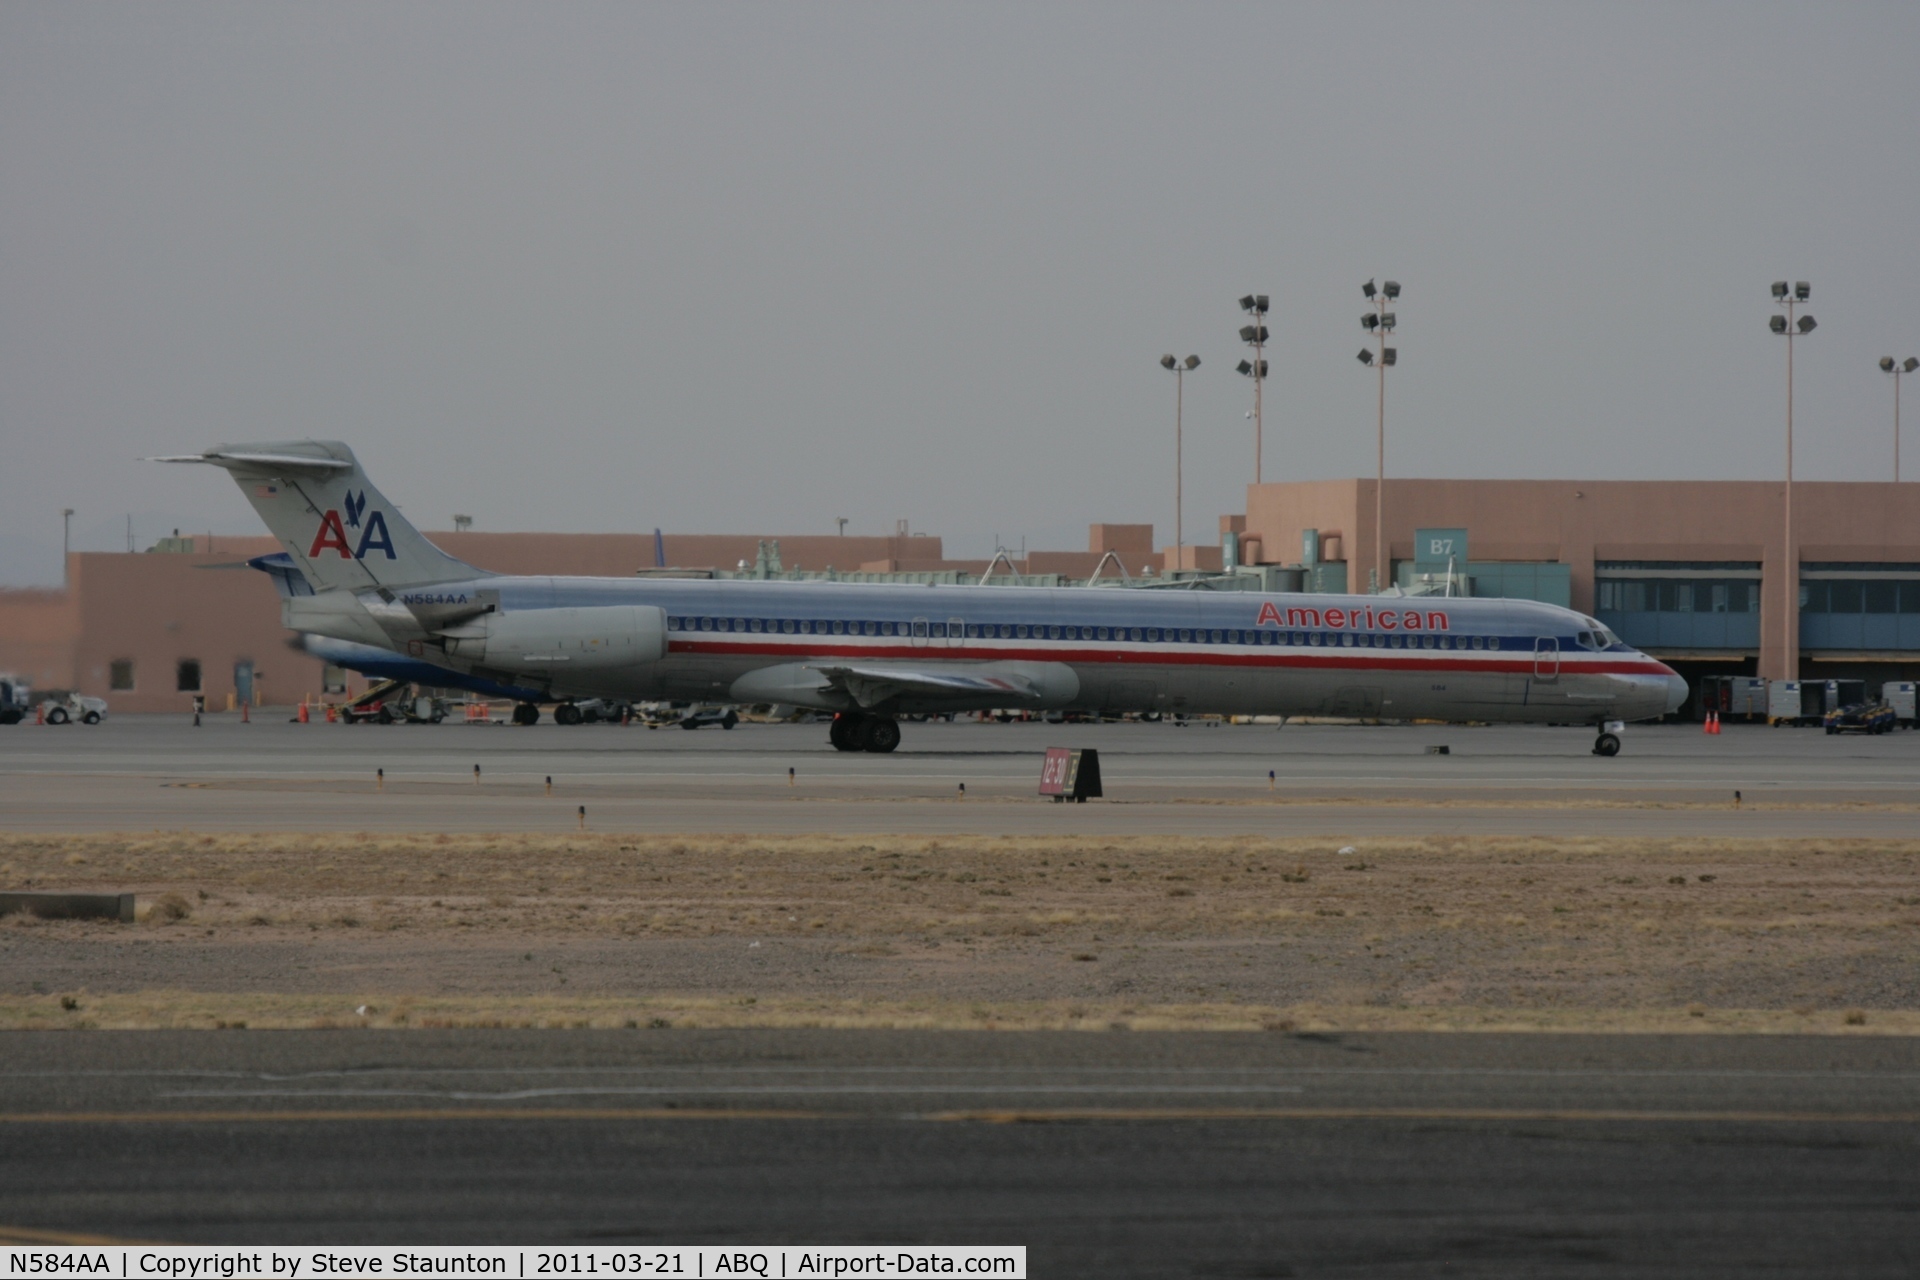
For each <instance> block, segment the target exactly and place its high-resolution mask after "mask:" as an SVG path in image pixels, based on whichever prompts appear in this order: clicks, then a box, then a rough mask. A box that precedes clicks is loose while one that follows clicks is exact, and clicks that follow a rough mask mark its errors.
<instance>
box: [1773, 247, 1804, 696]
mask: <svg viewBox="0 0 1920 1280" xmlns="http://www.w3.org/2000/svg"><path fill="white" fill-rule="evenodd" d="M1812 296H1813V286H1812V285H1810V284H1808V283H1807V282H1806V281H1805V280H1796V281H1795V282H1794V284H1793V288H1792V290H1791V291H1789V290H1788V288H1787V282H1786V281H1785V280H1775V281H1774V282H1773V302H1774V305H1775V306H1777V307H1780V308H1781V309H1782V311H1781V314H1779V315H1776V316H1773V317H1771V318H1770V319H1769V321H1768V323H1767V327H1768V328H1769V329H1770V330H1772V331H1773V332H1774V333H1777V334H1779V335H1781V336H1782V337H1784V338H1785V339H1786V340H1787V487H1786V496H1785V499H1784V501H1783V502H1782V516H1781V539H1780V542H1781V550H1782V552H1783V553H1784V554H1783V558H1782V559H1781V562H1780V563H1781V564H1782V565H1783V566H1784V568H1785V581H1784V583H1783V584H1782V585H1783V587H1784V588H1785V591H1784V594H1783V595H1782V596H1781V609H1780V628H1781V631H1780V638H1781V640H1782V642H1783V647H1782V650H1781V660H1782V664H1783V665H1784V667H1785V670H1784V672H1783V673H1782V678H1783V679H1786V680H1796V679H1798V678H1799V676H1800V549H1799V547H1798V546H1797V545H1795V543H1794V541H1793V340H1794V339H1795V338H1804V337H1806V336H1807V335H1808V334H1810V333H1812V332H1813V330H1814V319H1813V317H1812V316H1807V315H1802V316H1796V315H1795V314H1794V312H1795V310H1796V309H1797V308H1798V307H1799V305H1800V304H1801V303H1803V302H1805V301H1807V300H1808V299H1809V298H1811V297H1812Z"/></svg>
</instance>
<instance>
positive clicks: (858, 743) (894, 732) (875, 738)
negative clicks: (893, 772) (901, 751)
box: [827, 711, 900, 755]
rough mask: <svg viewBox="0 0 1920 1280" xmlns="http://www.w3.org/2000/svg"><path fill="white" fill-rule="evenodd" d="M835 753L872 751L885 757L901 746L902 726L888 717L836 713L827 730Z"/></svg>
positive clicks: (844, 712)
mask: <svg viewBox="0 0 1920 1280" xmlns="http://www.w3.org/2000/svg"><path fill="white" fill-rule="evenodd" d="M827 741H828V742H831V743H832V744H833V749H834V750H835V751H872V752H876V753H878V754H880V755H885V754H886V753H887V752H889V751H891V750H893V749H894V748H895V747H897V746H899V745H900V726H899V724H898V723H896V722H895V721H893V720H892V719H889V718H888V717H886V716H863V715H860V714H858V713H857V712H853V711H841V712H837V713H835V715H834V717H833V724H832V725H830V726H829V727H828V729H827Z"/></svg>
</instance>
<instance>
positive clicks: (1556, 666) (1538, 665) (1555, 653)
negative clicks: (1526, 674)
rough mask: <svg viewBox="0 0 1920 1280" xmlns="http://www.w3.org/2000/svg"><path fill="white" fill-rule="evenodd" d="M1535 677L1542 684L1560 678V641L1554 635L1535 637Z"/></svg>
mask: <svg viewBox="0 0 1920 1280" xmlns="http://www.w3.org/2000/svg"><path fill="white" fill-rule="evenodd" d="M1533 678H1534V679H1535V680H1536V681H1538V682H1539V683H1541V684H1549V683H1551V682H1553V681H1555V680H1558V679H1559V678H1560V642H1559V641H1558V640H1556V639H1554V638H1553V637H1552V636H1536V637H1535V638H1534V641H1533Z"/></svg>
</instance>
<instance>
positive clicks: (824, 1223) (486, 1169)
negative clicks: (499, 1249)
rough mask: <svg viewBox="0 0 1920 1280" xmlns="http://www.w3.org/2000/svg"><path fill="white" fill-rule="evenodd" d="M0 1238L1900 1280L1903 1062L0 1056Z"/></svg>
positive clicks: (542, 1038)
mask: <svg viewBox="0 0 1920 1280" xmlns="http://www.w3.org/2000/svg"><path fill="white" fill-rule="evenodd" d="M0 1134H4V1139H0V1140H4V1142H5V1143H6V1147H7V1150H8V1159H7V1160H5V1161H0V1204H4V1205H5V1206H6V1216H5V1218H4V1219H3V1220H0V1242H4V1241H8V1240H13V1241H29V1240H41V1241H46V1240H56V1239H61V1238H67V1237H71V1236H78V1235H92V1236H105V1237H112V1238H117V1239H123V1240H148V1241H163V1242H175V1243H197V1242H215V1241H218V1242H247V1243H281V1244H292V1243H302V1242H312V1243H326V1244H354V1243H405V1244H431V1243H474V1244H478V1243H496V1242H497V1243H528V1244H532V1243H540V1244H554V1245H576V1246H580V1245H598V1246H613V1245H618V1244H623V1243H634V1242H639V1243H644V1244H670V1243H682V1244H728V1243H741V1244H751V1243H759V1244H778V1243H786V1244H799V1243H820V1242H833V1243H850V1244H867V1243H873V1244H884V1243H926V1244H954V1243H974V1244H988V1243H991V1244H1025V1245H1027V1246H1028V1247H1029V1249H1030V1254H1029V1264H1030V1274H1033V1275H1036V1276H1162V1277H1164V1276H1233V1277H1262V1276H1432V1275H1443V1274H1458V1275H1467V1274H1471V1275H1476V1276H1497V1275H1528V1276H1591V1275H1603V1274H1629V1273H1630V1274H1634V1275H1689V1276H1698V1275H1730V1276H1731V1275H1740V1276H1745V1275H1751V1274H1757V1273H1765V1274H1775V1275H1778V1274H1797V1275H1812V1274H1822V1275H1847V1276H1852V1277H1861V1276H1880V1275H1885V1276H1895V1275H1898V1276H1908V1275H1911V1274H1913V1272H1914V1270H1915V1268H1916V1267H1920V1042H1916V1041H1914V1040H1910V1039H1884V1038H1872V1039H1870V1038H1859V1039H1836V1038H1817V1037H1816V1038H1802V1037H1711V1036H1706V1037H1655V1036H1641V1037H1606V1036H1580V1035H1550V1036H1516V1035H1488V1034H1481V1035H1348V1036H1330V1035H1329V1036H1316V1035H1281V1034H1244V1035H1196V1034H1175V1035H1154V1034H1143V1033H1124V1032H1107V1033H1054V1034H996V1033H982V1032H958V1033H911V1032H846V1031H841V1032H823V1031H765V1030H761V1031H733V1032H717V1031H716V1032H694V1031H650V1030H638V1031H626V1032H618V1031H615V1032H516V1031H463V1032H434V1031H409V1032H401V1033H392V1032H371V1031H332V1032H233V1033H167V1032H152V1033H145V1034H141V1035H137V1036H132V1035H127V1034H124V1033H99V1032H91V1033H90V1032H53V1033H15V1034H14V1035H12V1036H10V1037H9V1038H8V1042H7V1061H6V1064H5V1067H4V1069H0Z"/></svg>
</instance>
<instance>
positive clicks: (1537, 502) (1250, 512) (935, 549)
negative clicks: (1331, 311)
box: [0, 479, 1920, 712]
mask: <svg viewBox="0 0 1920 1280" xmlns="http://www.w3.org/2000/svg"><path fill="white" fill-rule="evenodd" d="M1783 490H1784V487H1783V485H1782V484H1781V483H1780V482H1777V481H1775V482H1767V481H1618V480H1597V481H1562V480H1552V481H1545V480H1542V481H1535V480H1395V479H1390V480H1388V481H1387V484H1386V504H1385V506H1384V507H1383V508H1382V507H1378V506H1377V505H1376V496H1377V495H1376V489H1375V483H1374V481H1372V480H1328V481H1311V482H1301V483H1291V484H1264V485H1253V486H1249V487H1248V489H1247V499H1246V511H1245V512H1244V513H1243V514H1234V515H1227V516H1223V517H1221V520H1220V537H1219V539H1218V542H1217V544H1214V543H1212V542H1208V543H1202V544H1201V545H1198V546H1194V545H1186V546H1182V547H1178V548H1176V547H1164V546H1163V547H1159V548H1156V547H1155V539H1154V530H1153V527H1152V526H1151V525H1147V524H1096V525H1094V526H1092V529H1091V530H1090V533H1089V537H1088V545H1087V549H1086V550H1085V551H1038V550H1035V551H1029V552H1024V553H1022V554H1021V555H1020V556H1019V558H1017V559H1016V558H1012V557H1002V558H1000V559H999V560H996V561H989V560H984V559H976V560H957V559H948V558H947V557H946V556H945V554H944V550H943V547H942V543H941V540H940V539H939V538H938V537H933V536H929V535H925V534H913V533H909V532H907V530H906V529H905V527H902V528H900V529H899V530H898V531H897V532H896V533H895V534H894V535H892V536H888V537H853V536H844V537H842V536H834V535H826V536H819V537H815V536H800V537H794V536H783V537H780V538H771V537H765V536H759V535H738V536H735V535H690V534H660V533H657V532H656V533H648V534H641V533H605V534H558V533H487V532H474V531H471V530H466V531H461V532H453V533H445V532H443V533H432V534H429V536H430V537H431V538H432V539H433V540H434V541H435V542H436V543H438V544H439V545H440V546H441V547H443V548H444V549H445V550H446V551H447V552H448V553H449V554H451V555H454V556H456V557H458V558H460V559H462V560H464V561H466V562H467V563H469V564H472V565H475V566H477V567H480V568H483V569H487V570H491V571H494V572H498V573H513V574H598V575H607V576H628V575H636V574H640V575H644V574H649V573H672V574H685V573H699V574H710V575H714V576H738V575H747V576H755V577H761V576H783V577H808V578H811V577H822V576H832V577H835V578H839V579H842V580H849V579H850V580H856V581H860V580H864V581H918V582H949V583H956V584H958V583H966V582H975V581H979V580H980V578H981V577H982V576H983V575H984V576H987V577H988V579H989V580H990V581H995V582H1005V583H1010V584H1016V585H1035V586H1063V585H1081V584H1085V583H1088V582H1090V581H1095V580H1097V581H1100V582H1102V583H1105V584H1108V585H1121V586H1127V585H1131V586H1151V587H1159V588H1165V587H1167V586H1169V585H1175V584H1183V585H1190V586H1194V587H1203V588H1209V589H1236V590H1249V589H1251V590H1278V591H1301V590H1307V591H1326V592H1335V593H1363V592H1366V591H1368V590H1370V589H1371V588H1372V587H1373V586H1374V585H1375V584H1376V583H1378V582H1381V581H1384V582H1387V583H1390V584H1393V585H1394V586H1397V587H1399V588H1401V589H1404V590H1411V591H1420V592H1436V593H1438V592H1446V591H1452V592H1453V593H1454V594H1471V595H1475V596H1506V597H1517V598H1525V599H1532V600H1544V601H1548V602H1550V603H1553V604H1559V605H1564V606H1567V607H1570V608H1573V609H1577V610H1579V611H1581V612H1583V613H1587V614H1590V615H1592V616H1593V617H1596V618H1598V619H1599V620H1600V621H1602V622H1604V623H1606V624H1607V625H1608V626H1609V627H1611V628H1613V630H1614V631H1615V632H1616V633H1618V634H1619V635H1620V636H1621V637H1622V638H1623V639H1625V640H1626V641H1627V642H1628V643H1630V644H1632V645H1634V646H1636V647H1638V648H1641V649H1644V650H1646V651H1647V652H1649V653H1651V654H1653V655H1655V656H1656V657H1659V658H1661V659H1662V660H1664V661H1666V662H1668V663H1669V664H1671V665H1672V666H1673V667H1674V668H1675V669H1676V670H1678V671H1679V672H1681V674H1683V675H1685V676H1687V677H1688V679H1689V681H1690V682H1697V681H1698V679H1699V678H1700V677H1702V676H1707V675H1757V676H1763V677H1768V678H1771V679H1782V678H1794V677H1798V678H1801V679H1805V680H1826V679H1863V680H1865V681H1866V682H1867V687H1868V688H1869V689H1874V688H1877V687H1878V686H1879V685H1880V684H1881V683H1882V682H1884V681H1887V680H1914V679H1920V485H1898V484H1889V483H1835V482H1823V481H1810V482H1801V483H1797V484H1796V485H1795V486H1794V493H1793V501H1794V506H1793V538H1794V543H1795V546H1796V548H1797V552H1798V554H1797V555H1795V556H1788V555H1786V554H1785V553H1784V546H1785V543H1784V540H1783V535H1784V523H1785V505H1784V491H1783ZM1376 520H1378V522H1379V527H1380V528H1381V530H1382V532H1383V534H1384V537H1383V538H1382V539H1380V540H1379V541H1376V537H1375V528H1376ZM1382 543H1384V546H1383V545H1382ZM277 550H279V548H278V547H277V546H276V545H275V544H274V543H273V541H272V540H271V539H269V538H266V537H258V538H225V537H223V538H218V539H213V538H208V537H206V536H204V535H202V536H200V537H178V536H176V537H172V538H163V539H160V540H159V542H158V543H156V544H155V546H154V548H153V549H152V550H151V551H149V552H145V553H98V552H76V553H74V554H72V555H70V556H69V557H68V561H67V581H68V586H67V588H65V589H63V590H23V591H0V673H5V674H10V675H13V676H16V677H18V678H20V679H23V680H26V681H28V682H29V683H31V684H32V685H33V686H34V688H36V689H38V690H42V691H54V690H67V689H70V690H73V691H76V692H79V693H83V694H90V695H93V696H96V697H102V698H106V699H107V701H108V704H109V707H110V708H111V709H113V710H117V711H127V712H141V711H183V710H185V709H187V708H188V707H189V706H190V705H191V701H192V698H193V697H194V696H195V695H199V696H202V697H205V698H206V699H207V703H208V705H209V706H210V707H215V708H218V707H221V706H225V705H231V704H233V703H238V702H248V703H251V704H254V705H266V704H288V703H292V702H296V701H299V700H301V699H302V698H305V697H308V696H313V695H323V694H338V693H341V692H345V691H348V689H349V687H350V686H351V682H352V677H351V676H349V675H348V674H347V673H343V672H340V671H337V670H329V669H327V668H325V667H323V666H322V664H321V663H320V662H319V661H318V660H316V659H314V658H313V657H312V656H310V655H308V654H307V653H305V652H304V651H302V650H300V649H297V648H294V647H290V645H289V643H288V642H289V639H290V637H289V635H288V633H287V632H286V631H285V630H284V629H283V628H282V627H281V625H280V608H279V600H278V598H277V596H276V595H275V593H274V590H273V586H272V584H271V582H270V581H269V580H268V579H267V577H266V575H264V574H260V573H254V572H250V571H247V570H246V567H245V564H246V560H247V559H248V558H249V557H252V556H257V555H263V554H267V553H270V552H273V551H277ZM1383 552H1384V554H1382V553H1383Z"/></svg>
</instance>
